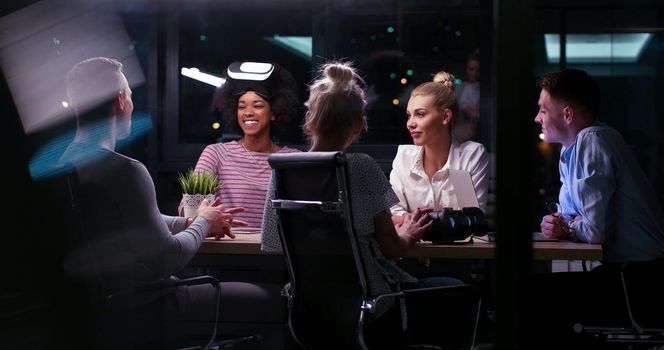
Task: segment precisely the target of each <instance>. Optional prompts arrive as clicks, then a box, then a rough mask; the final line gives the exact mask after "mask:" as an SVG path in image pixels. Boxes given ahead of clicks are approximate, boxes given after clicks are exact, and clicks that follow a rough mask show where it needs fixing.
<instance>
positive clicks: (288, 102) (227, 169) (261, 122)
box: [195, 62, 298, 231]
mask: <svg viewBox="0 0 664 350" xmlns="http://www.w3.org/2000/svg"><path fill="white" fill-rule="evenodd" d="M297 103H298V98H297V84H296V82H295V79H294V78H293V76H292V75H291V74H290V73H289V72H288V71H287V70H285V69H283V68H281V67H280V66H278V65H275V64H271V63H261V62H234V63H231V64H230V65H229V66H228V79H227V80H226V82H225V83H224V84H223V85H222V86H221V87H220V88H219V89H218V90H217V91H216V93H215V97H214V105H215V107H216V108H218V109H219V111H220V112H221V113H222V115H223V116H224V118H225V120H226V125H227V128H228V129H229V130H231V131H238V132H241V133H242V137H241V138H240V139H239V140H237V141H230V142H225V143H215V144H211V145H209V146H207V147H206V148H205V150H203V153H202V154H201V156H200V158H199V159H198V162H197V163H196V169H195V171H197V172H199V171H208V172H212V173H214V174H215V175H217V177H218V178H219V186H218V187H217V197H220V198H221V202H222V203H223V204H224V205H225V206H226V207H244V208H245V209H246V210H245V211H244V212H242V213H241V214H237V215H235V217H234V218H237V219H238V220H242V221H245V222H247V223H248V224H249V226H248V229H249V230H256V231H259V230H260V227H261V220H262V219H263V206H264V204H265V194H266V192H267V188H268V185H269V182H270V175H271V174H272V172H271V169H270V165H269V164H268V163H267V157H268V156H269V155H270V154H272V153H288V152H298V150H297V149H293V148H288V147H281V146H279V145H277V144H275V143H274V142H273V141H272V137H271V136H272V134H273V133H275V131H277V130H278V128H279V127H280V126H283V125H286V124H287V123H288V122H289V121H290V119H291V118H292V116H293V114H294V113H295V111H296V108H297Z"/></svg>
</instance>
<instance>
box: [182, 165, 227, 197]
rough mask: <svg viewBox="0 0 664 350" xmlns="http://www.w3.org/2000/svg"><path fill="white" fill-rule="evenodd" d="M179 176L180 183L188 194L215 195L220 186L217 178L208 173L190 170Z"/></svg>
mask: <svg viewBox="0 0 664 350" xmlns="http://www.w3.org/2000/svg"><path fill="white" fill-rule="evenodd" d="M179 175H180V177H179V178H178V181H179V182H180V185H181V186H182V190H183V191H184V193H186V194H214V192H215V190H216V189H217V185H218V184H219V179H218V178H217V176H216V175H215V174H213V173H210V172H207V171H199V172H195V171H194V170H193V169H189V170H187V171H186V172H185V173H184V174H183V173H179Z"/></svg>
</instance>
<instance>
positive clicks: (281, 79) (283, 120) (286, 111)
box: [213, 63, 298, 134]
mask: <svg viewBox="0 0 664 350" xmlns="http://www.w3.org/2000/svg"><path fill="white" fill-rule="evenodd" d="M272 64H273V65H274V72H272V74H271V75H270V78H269V79H271V80H272V81H271V84H270V85H271V86H272V87H273V89H272V91H271V92H272V96H271V97H270V98H269V99H266V101H267V102H268V103H269V104H270V109H271V110H272V112H273V113H274V115H275V118H276V120H275V121H273V122H271V123H270V134H278V133H279V131H280V127H283V126H285V125H287V124H289V123H290V121H291V120H292V118H293V115H294V114H295V112H296V111H297V106H298V94H297V82H296V81H295V78H293V76H292V75H291V73H290V72H289V71H288V70H286V69H284V68H283V67H281V66H279V65H277V64H274V63H272ZM233 91H234V86H233V79H230V78H229V79H227V80H226V83H225V84H224V85H222V86H221V87H219V88H217V89H216V90H215V93H214V97H213V105H214V107H215V108H217V110H219V112H221V115H222V116H223V118H224V120H225V121H226V129H227V130H229V131H232V132H239V133H240V132H242V128H240V125H239V124H238V122H237V106H238V100H239V99H240V96H238V95H234V94H233Z"/></svg>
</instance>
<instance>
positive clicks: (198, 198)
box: [182, 193, 214, 217]
mask: <svg viewBox="0 0 664 350" xmlns="http://www.w3.org/2000/svg"><path fill="white" fill-rule="evenodd" d="M203 199H207V200H208V203H212V202H213V201H214V194H186V193H183V194H182V202H183V203H184V206H183V207H184V216H185V217H193V216H195V215H196V209H198V206H200V205H201V202H202V201H203Z"/></svg>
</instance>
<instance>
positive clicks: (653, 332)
mask: <svg viewBox="0 0 664 350" xmlns="http://www.w3.org/2000/svg"><path fill="white" fill-rule="evenodd" d="M662 273H664V259H658V260H654V261H647V262H637V261H635V262H629V263H625V264H623V265H622V266H621V268H620V283H621V286H622V298H624V299H623V300H621V301H620V302H618V303H616V304H615V305H607V308H608V309H610V310H611V309H613V310H614V311H615V312H616V313H619V314H623V313H624V314H625V315H626V317H627V320H626V321H627V322H628V323H629V324H626V325H623V326H613V325H612V326H594V325H590V326H589V325H583V324H582V323H577V324H575V325H574V331H575V332H576V333H579V334H582V333H587V334H590V335H592V336H594V337H596V338H598V339H600V340H602V341H604V342H606V343H609V344H624V345H628V346H630V349H631V348H634V347H639V348H644V349H645V348H652V347H655V346H661V345H664V301H662V293H664V289H662V288H661V287H658V286H657V284H659V283H657V282H655V281H654V280H656V279H658V278H660V276H661V275H662ZM616 305H617V306H618V307H616ZM623 307H624V310H623V309H622V308H623Z"/></svg>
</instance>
